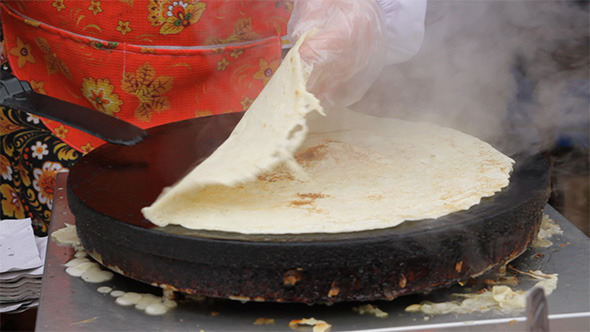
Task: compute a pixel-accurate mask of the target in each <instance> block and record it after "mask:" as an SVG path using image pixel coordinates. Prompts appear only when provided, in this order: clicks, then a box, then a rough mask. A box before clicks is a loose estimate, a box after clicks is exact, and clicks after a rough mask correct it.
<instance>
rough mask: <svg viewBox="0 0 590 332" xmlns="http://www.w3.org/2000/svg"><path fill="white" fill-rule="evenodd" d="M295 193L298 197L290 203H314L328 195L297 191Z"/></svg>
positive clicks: (299, 204) (297, 204)
mask: <svg viewBox="0 0 590 332" xmlns="http://www.w3.org/2000/svg"><path fill="white" fill-rule="evenodd" d="M295 195H296V196H297V199H296V200H293V201H291V203H290V204H291V205H295V206H301V205H310V204H313V203H314V202H315V200H316V199H318V198H324V197H326V195H325V194H321V193H303V194H302V193H297V194H295Z"/></svg>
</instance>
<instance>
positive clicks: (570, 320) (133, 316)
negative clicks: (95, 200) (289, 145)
mask: <svg viewBox="0 0 590 332" xmlns="http://www.w3.org/2000/svg"><path fill="white" fill-rule="evenodd" d="M66 177H67V174H66V173H61V174H59V176H58V180H57V186H56V192H55V201H54V205H53V219H52V221H51V227H50V232H53V231H55V230H57V229H60V228H62V227H64V223H68V224H75V220H74V217H73V216H72V214H71V213H70V211H69V208H68V205H67V197H66V190H65V183H66ZM545 213H547V214H548V215H549V216H550V217H551V218H552V219H554V220H555V221H557V222H558V223H559V225H560V227H561V229H562V230H563V234H562V235H556V236H554V237H553V238H551V241H552V242H553V243H554V244H553V245H552V246H551V247H549V248H543V249H533V248H531V249H528V250H527V251H526V252H525V253H524V254H522V255H521V256H520V257H519V258H518V259H516V260H515V261H514V262H512V263H511V264H512V265H513V266H514V267H516V268H517V269H519V270H521V271H528V270H541V271H543V272H544V273H548V274H550V273H558V274H559V282H558V286H557V289H556V290H555V291H554V292H553V293H552V294H551V295H550V296H548V298H547V300H548V306H549V321H550V328H551V330H552V331H590V264H589V262H590V240H589V239H588V237H586V236H585V235H584V234H583V233H581V232H580V231H579V230H578V229H577V228H576V227H574V226H573V225H572V224H571V223H570V222H569V221H568V220H567V219H565V218H564V217H563V216H562V215H560V214H559V213H558V212H557V211H556V210H555V209H553V208H552V207H550V206H547V207H546V210H545ZM539 253H541V254H542V255H538V254H539ZM73 255H74V250H73V249H72V248H70V247H64V246H58V245H57V244H56V243H55V242H54V241H52V240H50V241H49V243H48V249H47V258H46V262H45V275H44V277H43V290H42V294H41V300H40V305H39V309H38V314H37V324H36V329H37V330H39V331H153V330H171V331H184V330H187V331H188V330H190V331H199V330H204V331H290V328H289V327H288V324H289V322H290V321H291V320H292V319H300V318H309V317H315V318H316V319H321V320H325V321H327V322H328V323H330V324H332V331H379V332H381V331H420V330H429V331H491V330H493V331H524V330H526V318H525V314H524V312H523V313H520V314H513V315H501V314H498V313H494V312H486V313H471V314H447V315H434V316H426V315H424V314H416V313H413V314H412V313H406V312H405V311H404V308H405V307H406V306H408V305H410V304H413V303H419V302H421V301H423V300H435V301H437V302H440V301H445V300H448V299H449V295H450V294H451V293H457V292H461V287H460V286H458V285H457V286H456V287H451V288H449V289H442V290H438V291H435V292H432V293H430V294H428V295H426V294H418V295H409V296H404V297H400V298H398V299H395V300H393V301H391V302H385V301H377V302H373V304H374V305H377V306H378V307H379V308H380V309H382V310H383V311H385V312H387V313H389V316H388V317H386V318H376V317H374V316H371V315H359V314H358V313H356V312H354V311H353V310H352V308H353V307H356V306H358V305H359V304H358V303H346V304H335V305H332V306H324V305H315V306H308V305H305V304H274V303H253V302H250V303H245V304H243V303H240V302H236V301H231V300H215V299H209V300H205V301H200V302H194V301H192V302H186V303H184V302H183V303H180V305H179V306H178V307H177V308H175V309H173V310H171V311H170V312H168V313H167V314H165V315H163V316H149V315H147V314H145V313H144V312H142V311H139V310H137V309H135V308H134V307H122V306H120V305H118V304H116V303H115V301H114V298H113V297H111V296H110V295H108V294H101V293H99V292H97V288H98V287H99V286H109V287H111V288H113V289H117V290H122V291H126V292H141V293H148V292H149V293H154V294H157V295H159V294H161V290H160V289H158V288H156V287H152V286H149V285H145V284H143V283H140V282H137V281H134V280H131V279H129V278H126V277H123V276H121V275H115V277H114V278H113V280H111V281H109V282H105V283H102V284H90V283H86V282H84V281H83V280H82V279H80V278H74V277H71V276H69V275H68V274H66V273H65V269H64V267H63V266H62V265H63V264H64V263H66V262H67V261H69V260H70V259H72V258H73ZM520 279H521V284H520V285H519V286H517V287H516V289H528V288H529V287H531V286H532V285H533V284H534V281H531V280H527V278H525V277H522V278H520ZM260 317H264V318H272V319H274V320H275V323H274V324H273V325H254V324H253V323H254V321H255V320H256V319H257V318H260Z"/></svg>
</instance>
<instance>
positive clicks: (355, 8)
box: [288, 0, 426, 105]
mask: <svg viewBox="0 0 590 332" xmlns="http://www.w3.org/2000/svg"><path fill="white" fill-rule="evenodd" d="M425 10H426V2H425V0H406V1H401V0H295V3H294V9H293V13H292V15H291V19H290V21H289V25H288V33H289V37H290V39H291V40H292V41H294V40H296V39H297V38H298V37H299V36H301V35H302V34H303V33H304V32H305V31H308V30H315V33H314V34H313V35H312V37H311V38H309V40H307V41H306V43H305V44H303V45H302V46H301V49H300V52H301V56H302V59H303V61H304V62H305V63H306V64H307V65H308V66H310V68H312V70H311V75H310V78H309V81H308V84H307V85H308V88H309V89H310V91H311V92H313V93H314V94H315V95H316V96H318V97H319V98H320V99H321V100H322V101H323V102H324V103H326V102H327V103H329V104H339V105H350V104H352V103H354V102H356V101H358V100H360V98H361V97H362V96H363V95H364V93H365V92H366V91H367V89H368V88H369V87H370V86H371V84H373V82H374V81H375V79H376V78H377V76H379V74H380V73H381V70H382V69H383V66H384V65H385V64H391V63H396V62H401V61H405V60H407V59H409V58H410V57H411V56H412V55H414V54H415V53H417V51H418V49H419V48H420V44H421V43H422V38H423V33H424V28H423V25H424V13H421V11H425ZM420 27H421V29H420Z"/></svg>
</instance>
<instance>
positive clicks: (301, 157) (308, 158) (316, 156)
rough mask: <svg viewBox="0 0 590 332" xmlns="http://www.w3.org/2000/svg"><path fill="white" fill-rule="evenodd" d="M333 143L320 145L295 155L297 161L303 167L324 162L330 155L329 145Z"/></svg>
mask: <svg viewBox="0 0 590 332" xmlns="http://www.w3.org/2000/svg"><path fill="white" fill-rule="evenodd" d="M330 142H332V141H326V142H325V143H322V144H318V145H315V146H312V147H310V148H307V149H305V150H303V151H301V152H298V153H296V154H295V160H297V163H299V164H300V165H302V166H304V167H305V166H309V165H312V164H313V163H315V162H317V161H320V160H323V159H325V158H326V155H327V154H328V144H329V143H330Z"/></svg>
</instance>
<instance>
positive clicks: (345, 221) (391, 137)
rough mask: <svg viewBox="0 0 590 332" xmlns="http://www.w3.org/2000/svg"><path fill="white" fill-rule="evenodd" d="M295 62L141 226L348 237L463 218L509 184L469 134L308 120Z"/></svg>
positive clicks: (339, 117)
mask: <svg viewBox="0 0 590 332" xmlns="http://www.w3.org/2000/svg"><path fill="white" fill-rule="evenodd" d="M297 47H298V45H296V46H295V48H294V49H296V48H297ZM299 61H300V60H299V58H298V54H297V53H296V52H295V53H294V54H293V50H292V51H291V52H290V56H289V55H288V57H287V60H286V61H284V62H283V64H281V66H280V67H279V69H278V70H277V72H276V73H275V75H274V76H273V78H272V79H271V81H270V82H269V84H268V85H267V86H266V87H265V89H264V90H263V91H262V93H261V95H260V96H259V98H257V99H256V101H255V103H254V104H253V105H252V107H251V109H250V110H249V111H247V112H246V115H245V116H244V117H243V118H242V120H241V121H240V123H239V124H238V126H237V127H236V130H235V131H234V132H233V133H232V134H231V136H230V138H229V139H228V141H226V142H225V143H224V144H223V145H222V146H221V147H220V148H218V150H216V152H215V153H214V154H213V155H212V156H211V157H210V158H208V159H207V160H205V161H204V162H203V163H202V164H201V165H200V166H198V167H196V168H195V169H194V170H193V171H192V172H191V173H190V174H189V175H188V176H187V177H185V178H184V179H183V180H181V182H179V183H178V184H176V185H175V186H174V187H173V188H172V189H170V190H168V191H165V192H164V194H163V195H161V196H160V197H159V198H158V200H157V201H156V202H155V203H154V204H153V205H152V206H151V207H149V208H144V209H143V210H142V211H143V212H144V216H146V218H147V219H148V220H150V221H151V222H153V223H154V224H156V225H159V226H165V225H168V224H178V225H182V226H184V227H186V228H189V229H199V230H213V231H226V232H238V233H244V234H302V233H340V232H353V231H363V230H370V229H383V228H388V227H394V226H397V225H399V224H400V223H402V222H403V221H406V220H418V219H427V218H438V217H441V216H444V215H447V214H450V213H453V212H457V211H461V210H466V209H468V208H470V207H471V206H473V205H476V204H478V203H479V202H480V201H481V198H483V197H488V196H492V195H494V194H495V193H496V192H498V191H500V190H501V189H502V188H503V187H505V186H507V185H508V183H509V178H510V172H511V171H512V165H513V163H514V162H513V160H512V159H510V158H508V157H507V156H505V155H503V154H502V153H500V152H499V151H497V150H495V149H494V148H493V147H492V146H491V145H489V144H488V143H485V142H483V141H481V140H479V139H477V138H475V137H473V136H470V135H467V134H464V133H461V132H459V131H456V130H453V129H450V128H443V127H439V126H436V125H433V124H428V123H416V122H408V121H403V120H396V119H387V118H376V117H371V116H366V115H361V114H358V113H354V112H352V111H350V110H348V109H332V110H329V111H327V112H326V113H327V116H320V115H318V112H312V113H310V112H311V111H312V110H318V111H320V112H321V108H319V105H318V104H317V99H315V98H314V97H313V95H311V94H309V93H308V92H306V91H305V76H304V75H303V74H302V69H301V65H300V63H299ZM277 96H281V97H280V98H279V97H277ZM257 103H258V104H257ZM308 113H309V114H308ZM308 126H309V128H308ZM269 128H270V129H269ZM294 128H296V129H297V131H296V132H295V135H293V134H292V132H291V131H292V130H293V129H294ZM308 130H309V133H308ZM294 164H296V165H299V166H298V167H296V166H294ZM203 165H205V166H203ZM301 171H303V174H305V176H301V174H302V172H301Z"/></svg>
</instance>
